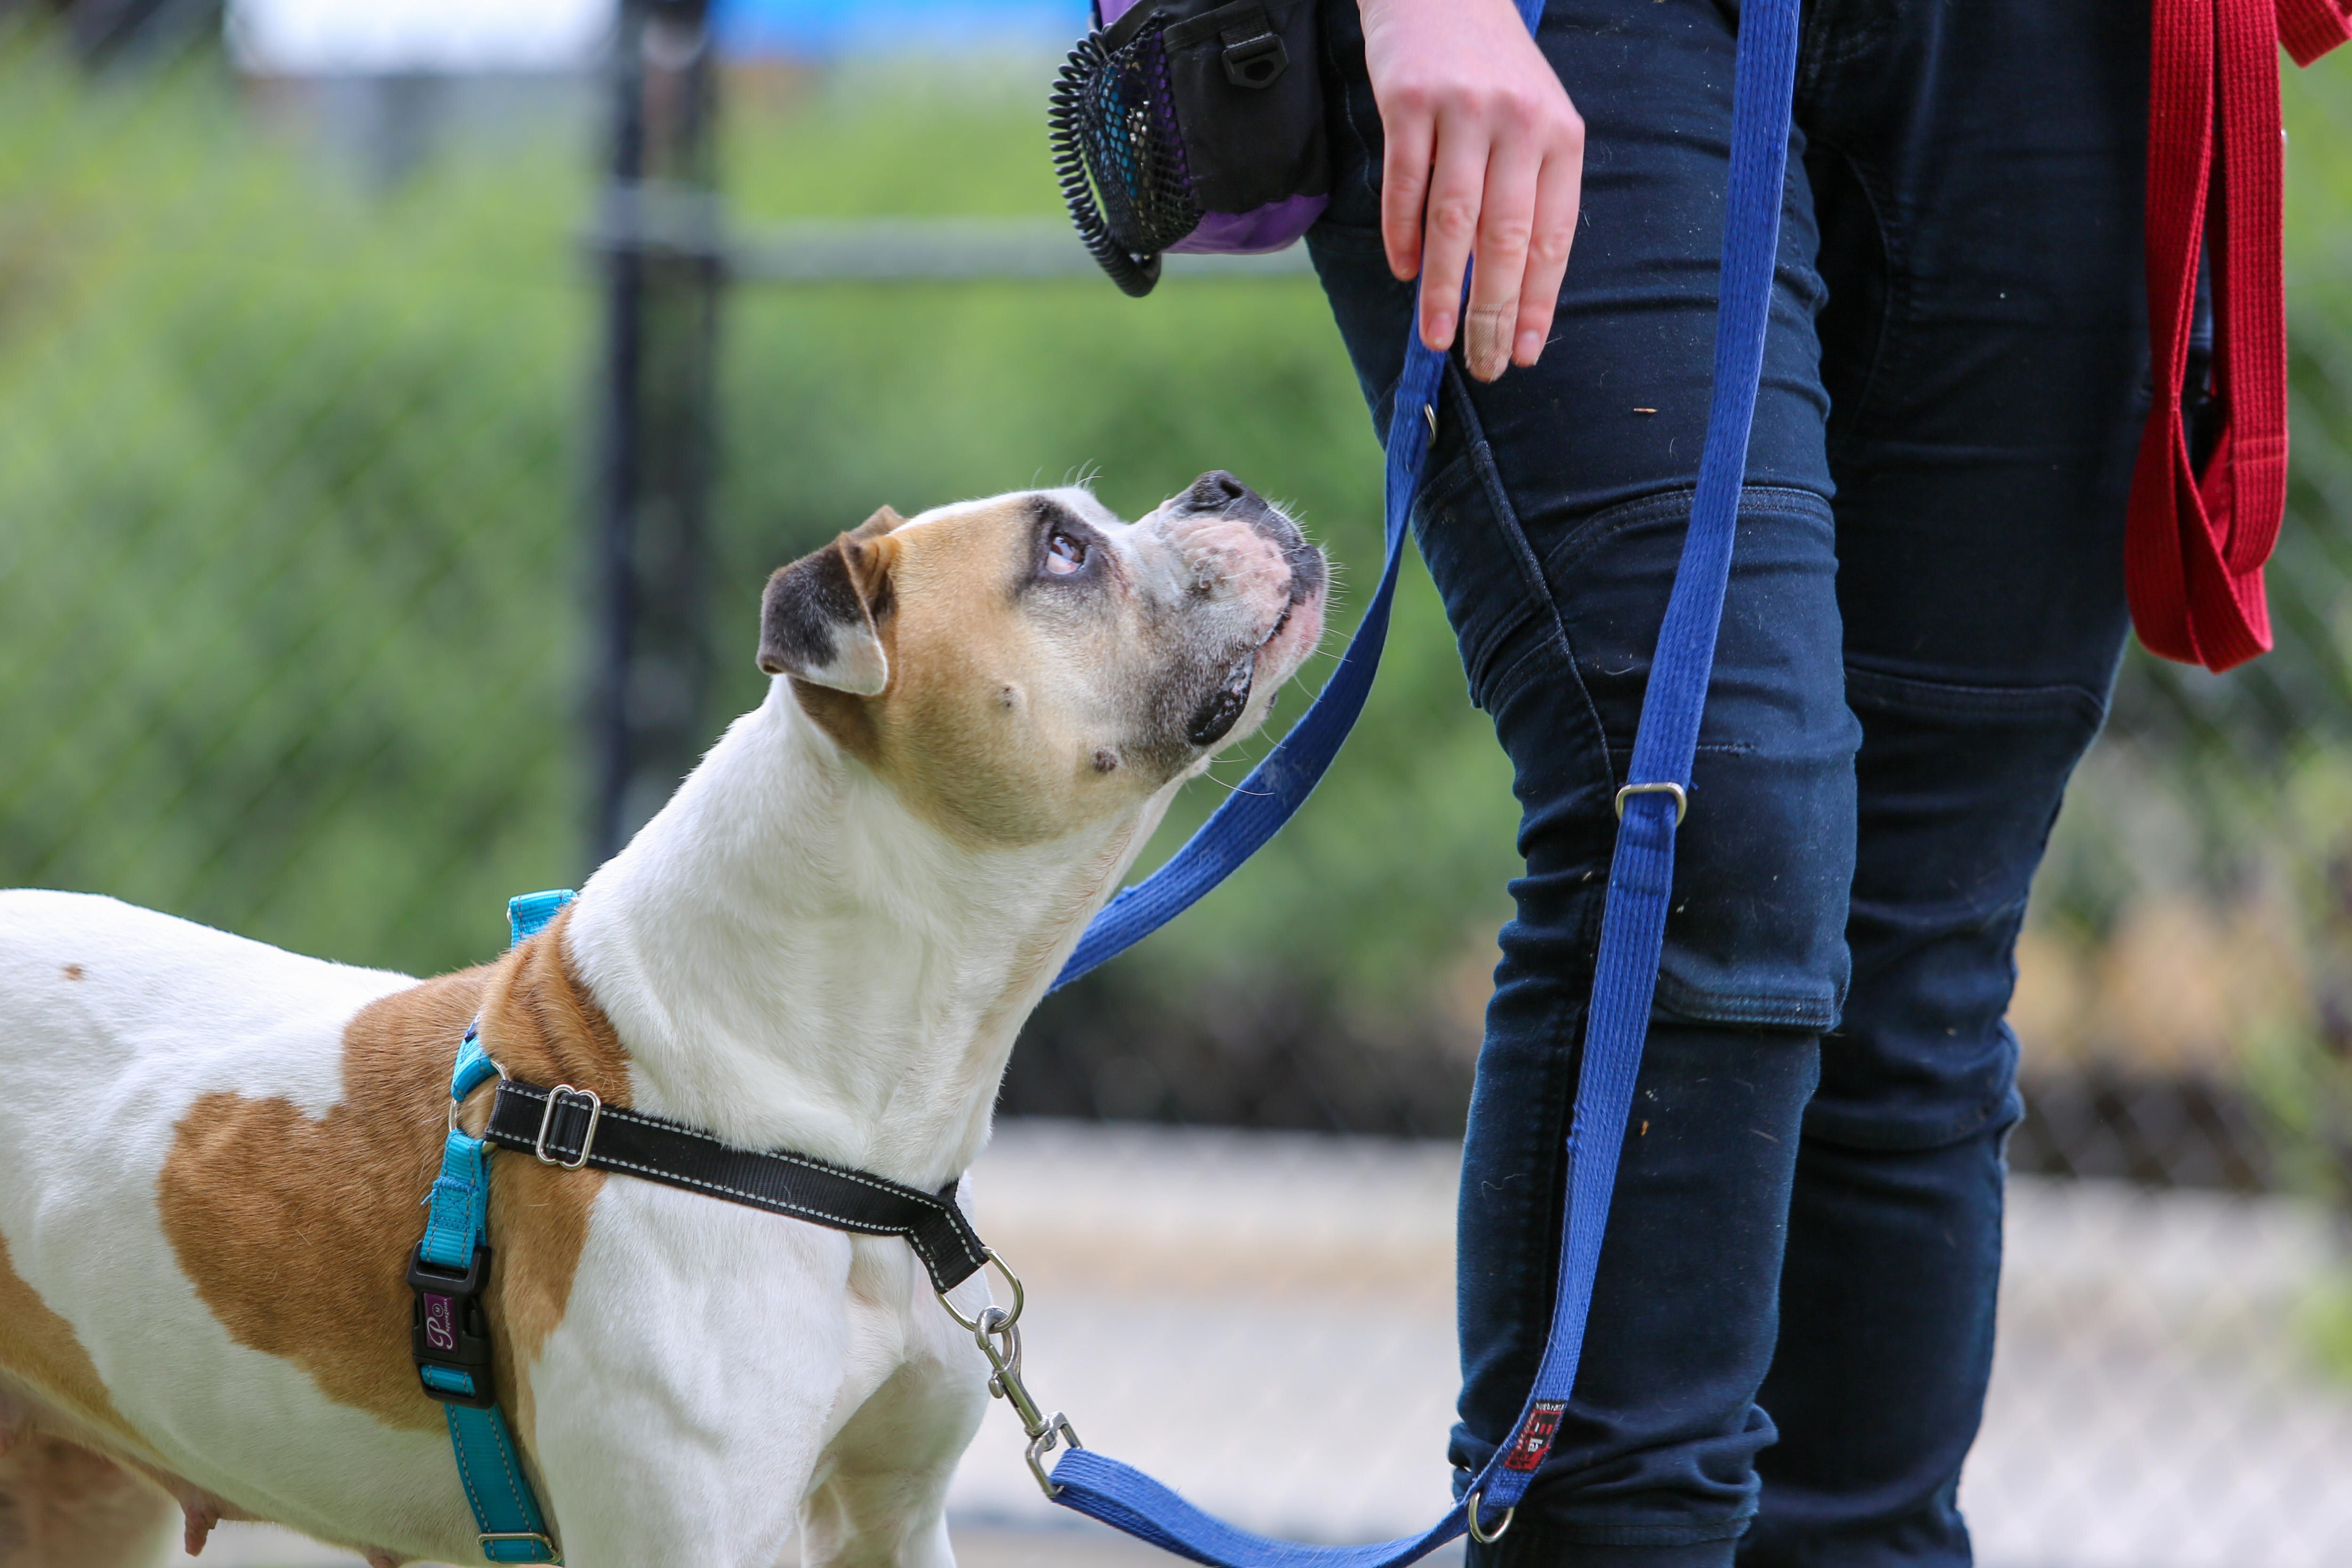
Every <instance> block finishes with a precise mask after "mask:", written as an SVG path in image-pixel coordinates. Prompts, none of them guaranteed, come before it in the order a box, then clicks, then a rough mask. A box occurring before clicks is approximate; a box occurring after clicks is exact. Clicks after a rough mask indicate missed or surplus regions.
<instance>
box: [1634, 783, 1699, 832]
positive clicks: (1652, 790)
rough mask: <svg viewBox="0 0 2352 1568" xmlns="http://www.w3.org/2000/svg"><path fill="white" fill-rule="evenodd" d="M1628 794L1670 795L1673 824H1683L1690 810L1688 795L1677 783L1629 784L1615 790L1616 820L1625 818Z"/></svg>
mask: <svg viewBox="0 0 2352 1568" xmlns="http://www.w3.org/2000/svg"><path fill="white" fill-rule="evenodd" d="M1627 795H1673V796H1674V797H1675V826H1676V827H1680V826H1682V825H1683V817H1684V816H1685V815H1687V814H1688V813H1689V811H1690V796H1689V795H1687V794H1685V792H1684V790H1683V786H1682V785H1680V784H1627V785H1626V786H1625V787H1624V788H1623V789H1621V790H1619V791H1618V792H1617V820H1618V821H1620V822H1622V821H1624V820H1625V797H1626V796H1627Z"/></svg>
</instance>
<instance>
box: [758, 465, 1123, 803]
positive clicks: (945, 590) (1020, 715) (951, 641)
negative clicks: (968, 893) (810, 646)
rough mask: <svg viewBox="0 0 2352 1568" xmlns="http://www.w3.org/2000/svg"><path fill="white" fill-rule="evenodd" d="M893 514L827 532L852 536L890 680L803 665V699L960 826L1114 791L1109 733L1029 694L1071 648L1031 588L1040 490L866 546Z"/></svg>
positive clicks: (880, 767) (846, 540)
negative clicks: (1033, 600) (853, 681)
mask: <svg viewBox="0 0 2352 1568" xmlns="http://www.w3.org/2000/svg"><path fill="white" fill-rule="evenodd" d="M892 515H893V516H895V515H896V514H892ZM880 521H882V518H881V514H879V513H877V514H876V516H875V517H874V518H873V519H870V520H868V521H867V522H866V524H865V526H864V527H861V528H860V529H858V530H857V531H856V532H854V533H845V534H843V535H842V536H841V537H840V538H839V539H837V540H835V542H834V543H833V544H832V545H831V546H828V547H827V548H828V549H836V550H841V551H842V552H844V559H845V562H846V563H847V565H848V568H849V571H850V574H851V576H852V581H853V584H854V585H855V587H856V591H857V593H858V595H859V596H860V599H861V601H862V602H863V603H865V604H866V605H867V606H868V607H869V610H870V612H871V614H872V615H873V617H874V626H875V631H876V635H877V637H878V638H879V639H880V641H881V644H882V647H883V652H884V656H885V658H887V662H888V666H889V671H890V674H889V684H888V685H887V687H886V688H885V689H883V690H882V692H881V693H880V694H879V695H877V696H873V697H862V696H858V695H856V694H854V693H851V692H846V691H841V690H837V689H833V688H830V687H825V686H821V685H817V684H815V683H814V682H811V681H806V680H801V679H794V680H793V696H794V697H795V698H796V699H797V700H799V702H800V705H801V710H802V711H803V712H805V713H806V714H807V715H808V716H809V718H810V719H811V720H812V721H814V722H815V724H816V725H817V727H818V728H819V729H821V730H823V731H824V732H825V733H826V734H827V735H829V736H831V737H832V739H833V741H834V742H835V744H836V745H838V746H840V747H841V748H842V750H844V751H845V752H848V753H849V754H850V755H851V756H853V757H855V758H856V759H857V761H859V762H860V763H864V764H865V765H866V767H867V768H869V769H871V770H873V771H874V772H875V773H878V774H880V775H881V776H883V777H884V778H886V779H887V780H889V781H890V783H891V784H892V785H893V786H894V787H895V788H896V790H897V792H898V796H899V798H900V799H901V800H903V801H904V802H905V803H906V804H907V805H908V808H909V809H910V810H913V811H914V812H916V813H917V814H919V816H922V817H923V818H924V819H925V820H926V821H928V822H929V823H931V825H932V826H936V827H938V828H939V829H940V830H941V831H942V832H944V833H946V834H948V835H949V836H950V837H952V838H954V839H956V840H958V841H959V842H962V843H966V844H970V845H973V846H975V847H979V846H991V845H1004V844H1017V843H1029V842H1034V841H1036V840H1038V839H1041V838H1045V837H1053V836H1054V835H1056V834H1059V833H1062V832H1066V831H1067V830H1068V828H1069V827H1070V826H1072V825H1073V824H1075V823H1076V822H1078V821H1080V820H1082V819H1083V818H1084V817H1085V816H1087V814H1088V812H1089V811H1091V810H1094V809H1097V808H1100V807H1102V806H1105V805H1108V804H1109V803H1110V796H1109V795H1108V794H1107V793H1105V791H1104V790H1103V788H1102V786H1101V784H1100V783H1099V781H1100V780H1102V779H1103V778H1104V777H1105V776H1106V773H1108V772H1116V771H1118V770H1103V769H1100V768H1097V765H1096V760H1095V759H1096V755H1097V751H1098V750H1099V747H1098V745H1097V743H1096V738H1089V737H1087V736H1083V735H1081V734H1079V733H1077V732H1076V731H1072V730H1069V729H1068V728H1067V724H1068V721H1067V719H1066V717H1062V716H1060V715H1061V712H1062V710H1061V709H1060V708H1059V706H1058V705H1055V704H1053V703H1051V702H1048V703H1046V704H1045V705H1044V707H1042V708H1041V707H1040V706H1039V704H1038V703H1037V702H1035V701H1034V700H1030V698H1028V697H1024V690H1025V689H1026V688H1027V687H1028V686H1030V685H1032V684H1035V683H1039V682H1043V683H1045V685H1046V686H1050V685H1051V684H1052V683H1053V682H1054V681H1055V679H1057V676H1056V674H1055V672H1056V671H1058V670H1059V669H1061V668H1063V667H1064V666H1065V665H1066V663H1067V661H1068V657H1069V656H1068V650H1067V649H1066V647H1059V646H1057V644H1056V642H1055V638H1054V637H1053V635H1052V634H1050V633H1049V632H1047V631H1045V629H1043V628H1042V627H1041V626H1039V625H1038V624H1037V623H1036V621H1035V620H1034V617H1033V616H1029V615H1027V614H1025V613H1024V607H1023V605H1022V604H1021V602H1020V598H1019V595H1018V593H1017V591H1016V589H1017V584H1019V583H1020V582H1021V581H1022V580H1023V578H1024V576H1025V575H1026V574H1027V573H1028V572H1029V570H1030V565H1031V561H1032V555H1031V552H1032V548H1033V543H1034V531H1035V522H1034V513H1033V512H1032V511H1031V510H1030V507H1029V504H1028V501H1027V499H1026V498H1025V497H1018V496H1015V497H1007V498H1005V499H1004V500H1003V504H1000V505H996V506H992V507H988V508H985V509H975V510H970V511H967V512H963V513H961V514H960V515H955V516H949V517H942V518H938V519H935V520H934V521H929V522H927V523H925V524H923V525H922V526H921V527H920V528H915V529H908V530H907V531H904V532H899V533H894V534H890V535H888V536H887V537H874V538H872V539H871V540H870V542H867V543H866V544H865V545H864V546H863V548H860V546H859V540H860V538H861V536H864V535H866V533H867V531H868V530H870V529H874V528H875V527H876V525H877V523H878V522H880ZM892 526H893V527H895V526H896V524H895V523H893V524H892ZM885 545H887V546H890V547H891V549H890V552H889V553H888V554H887V555H885V554H883V553H882V552H881V549H880V547H882V546H885ZM786 570H790V568H787V569H786ZM1008 694H1010V696H1009V700H1008ZM1122 793H1123V792H1122Z"/></svg>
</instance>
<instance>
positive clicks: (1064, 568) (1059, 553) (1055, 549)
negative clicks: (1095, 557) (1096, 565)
mask: <svg viewBox="0 0 2352 1568" xmlns="http://www.w3.org/2000/svg"><path fill="white" fill-rule="evenodd" d="M1086 563H1087V542H1086V541H1085V540H1083V539H1073V538H1071V537H1070V536H1069V535H1068V534H1066V533H1056V534H1055V535H1054V537H1053V538H1051V539H1049V540H1047V541H1046V542H1045V570H1046V571H1048V572H1051V573H1052V574H1054V575H1055V576H1056V577H1066V576H1068V575H1069V574H1071V573H1073V572H1075V571H1076V570H1077V569H1078V568H1079V567H1081V566H1083V565H1085V564H1086Z"/></svg>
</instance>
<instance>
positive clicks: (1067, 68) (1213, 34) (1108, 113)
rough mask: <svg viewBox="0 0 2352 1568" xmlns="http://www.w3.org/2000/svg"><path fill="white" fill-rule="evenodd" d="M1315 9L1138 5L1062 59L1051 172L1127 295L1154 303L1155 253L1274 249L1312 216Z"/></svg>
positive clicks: (1319, 117) (1317, 123) (1184, 0)
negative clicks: (1148, 296)
mask: <svg viewBox="0 0 2352 1568" xmlns="http://www.w3.org/2000/svg"><path fill="white" fill-rule="evenodd" d="M1315 6H1316V0H1224V3H1223V4H1212V3H1211V0H1142V3H1141V4H1137V5H1133V7H1132V8H1131V9H1123V10H1119V11H1118V14H1117V15H1116V16H1115V18H1114V20H1113V21H1112V22H1111V24H1110V25H1109V26H1107V27H1097V29H1096V30H1095V31H1094V32H1092V33H1089V34H1088V35H1087V37H1084V38H1082V39H1080V40H1079V42H1078V46H1077V47H1076V48H1075V49H1073V50H1071V51H1070V58H1069V59H1068V61H1067V62H1066V64H1065V65H1064V66H1063V67H1062V74H1061V78H1060V79H1059V80H1058V81H1056V82H1055V87H1054V97H1053V106H1052V110H1051V113H1050V115H1049V121H1050V124H1051V127H1052V132H1053V143H1054V164H1055V171H1056V172H1057V174H1059V175H1060V178H1061V184H1062V197H1063V199H1064V200H1065V201H1066V202H1067V203H1068V204H1069V208H1070V217H1071V220H1072V221H1073V222H1074V223H1076V225H1077V228H1078V234H1079V237H1081V238H1083V239H1084V240H1085V241H1086V242H1087V249H1088V250H1090V251H1092V252H1093V253H1094V257H1095V259H1096V260H1097V261H1098V262H1100V263H1101V264H1102V268H1103V270H1104V271H1106V272H1108V273H1109V274H1110V277H1111V280H1112V281H1113V282H1115V283H1117V284H1118V286H1119V287H1120V288H1121V289H1125V290H1126V291H1127V292H1129V294H1134V295H1143V294H1148V293H1150V291H1151V288H1152V285H1153V284H1155V283H1157V282H1158V281H1159V280H1160V253H1161V252H1162V251H1165V250H1170V249H1175V250H1183V251H1192V252H1218V253H1226V254H1252V253H1258V252H1264V251H1271V250H1280V249H1282V248H1284V247H1286V246H1288V245H1290V244H1291V243H1292V242H1294V241H1296V240H1297V238H1298V237H1299V236H1300V235H1302V234H1304V233H1306V232H1307V227H1308V226H1310V225H1312V224H1313V223H1314V221H1315V219H1316V218H1317V217H1318V216H1320V215H1321V213H1322V211H1323V207H1324V205H1325V203H1326V202H1327V201H1328V198H1329V195H1330V190H1331V165H1330V154H1329V151H1328V147H1327V146H1326V144H1325V140H1324V130H1323V82H1322V77H1321V74H1320V69H1319V61H1318V58H1317V45H1316V22H1315ZM1103 8H1105V7H1098V9H1097V15H1100V14H1101V10H1102V9H1103Z"/></svg>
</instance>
